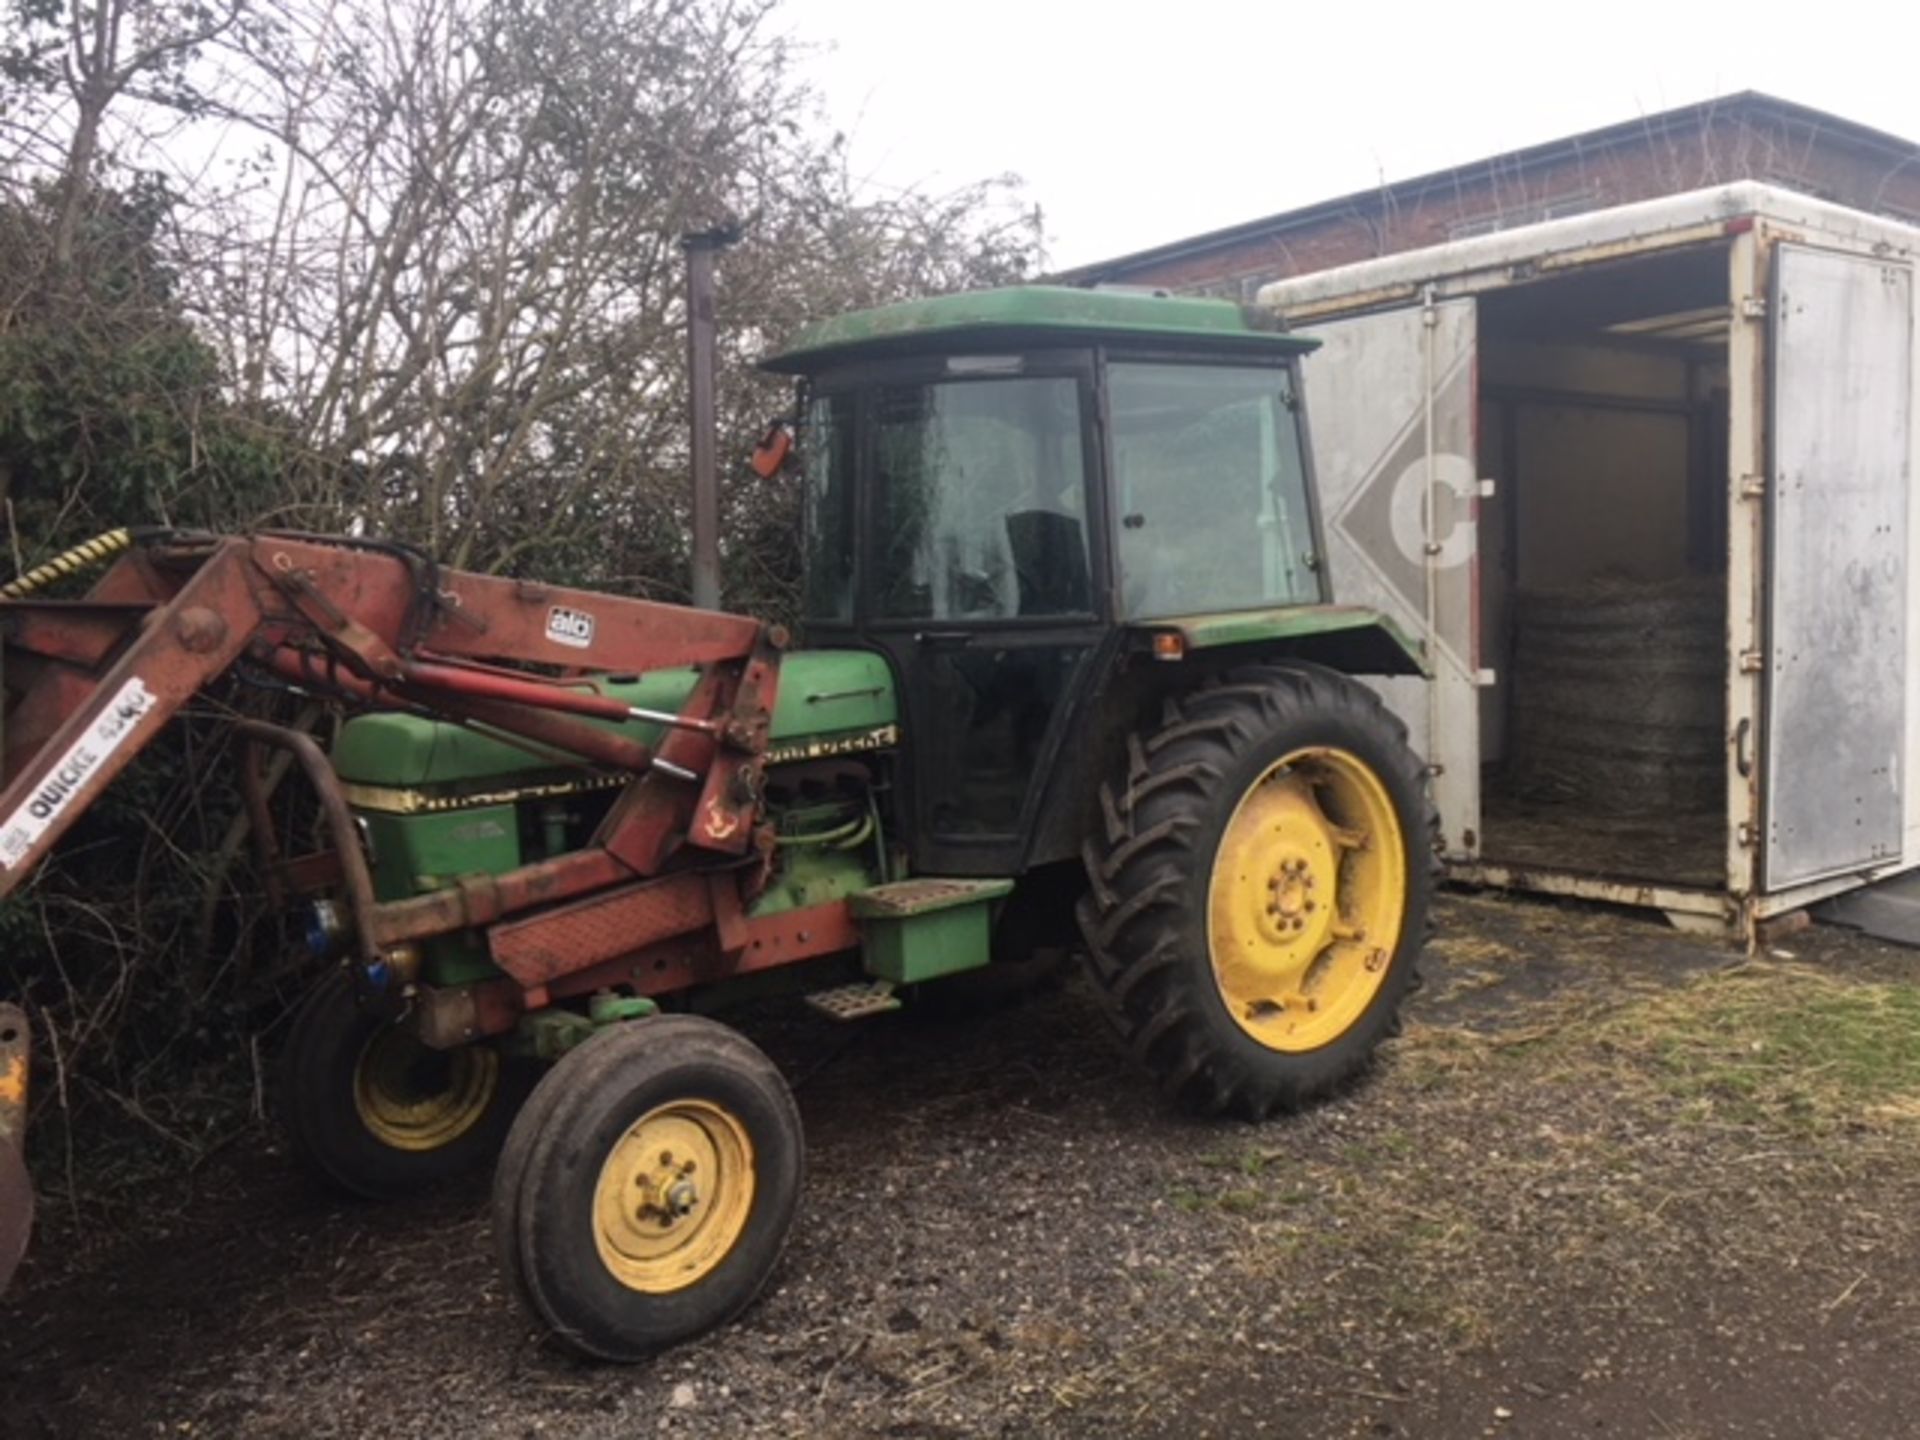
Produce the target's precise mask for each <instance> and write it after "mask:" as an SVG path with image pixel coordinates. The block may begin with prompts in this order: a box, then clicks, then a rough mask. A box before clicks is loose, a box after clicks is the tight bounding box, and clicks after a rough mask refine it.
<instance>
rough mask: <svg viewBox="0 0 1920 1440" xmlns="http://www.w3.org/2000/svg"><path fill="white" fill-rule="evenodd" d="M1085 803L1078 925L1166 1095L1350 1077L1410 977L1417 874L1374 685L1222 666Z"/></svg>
mask: <svg viewBox="0 0 1920 1440" xmlns="http://www.w3.org/2000/svg"><path fill="white" fill-rule="evenodd" d="M1101 801H1102V811H1103V817H1104V833H1103V834H1102V835H1101V836H1100V837H1099V838H1098V839H1097V840H1096V841H1092V842H1089V844H1088V846H1087V854H1086V865H1087V872H1088V875H1089V878H1090V881H1091V884H1090V888H1089V892H1088V894H1087V896H1086V897H1085V899H1084V900H1083V901H1082V902H1081V910H1080V921H1081V928H1082V931H1083V933H1084V935H1085V937H1086V941H1087V946H1088V957H1089V961H1090V964H1091V967H1092V970H1093V974H1094V978H1095V979H1096V981H1097V982H1098V983H1099V984H1100V986H1101V988H1102V990H1103V991H1104V993H1105V995H1106V998H1107V1000H1108V1011H1109V1013H1110V1014H1111V1015H1112V1017H1113V1018H1114V1020H1115V1022H1116V1024H1117V1025H1118V1027H1119V1029H1120V1031H1121V1033H1122V1035H1123V1036H1124V1037H1125V1038H1126V1039H1127V1040H1128V1041H1129V1042H1130V1044H1131V1046H1132V1048H1133V1049H1134V1051H1135V1052H1136V1054H1137V1055H1138V1056H1139V1057H1140V1059H1141V1060H1142V1061H1143V1063H1144V1064H1145V1065H1146V1066H1147V1068H1148V1069H1149V1070H1151V1071H1152V1072H1153V1073H1154V1074H1155V1075H1156V1076H1157V1077H1158V1078H1159V1080H1160V1081H1161V1083H1162V1084H1163V1085H1164V1086H1165V1087H1166V1088H1167V1089H1168V1090H1169V1091H1170V1092H1171V1093H1173V1094H1174V1095H1175V1096H1176V1097H1178V1098H1179V1099H1180V1100H1181V1101H1182V1102H1183V1103H1185V1104H1187V1105H1189V1106H1190V1107H1192V1108H1194V1109H1196V1110H1199V1111H1202V1112H1204V1113H1216V1112H1221V1111H1231V1112H1233V1113H1236V1114H1241V1115H1245V1116H1248V1117H1250V1118H1260V1117H1264V1116H1266V1115H1268V1114H1271V1113H1272V1112H1274V1111H1275V1110H1280V1109H1290V1108H1294V1107H1297V1106H1299V1105H1302V1104H1304V1103H1306V1102H1308V1101H1310V1100H1313V1099H1315V1098H1317V1097H1319V1096H1321V1095H1324V1094H1327V1093H1329V1092H1330V1091H1332V1090H1334V1089H1336V1088H1337V1087H1339V1086H1340V1085H1342V1084H1344V1083H1345V1082H1347V1081H1348V1080H1350V1079H1352V1078H1353V1077H1354V1076H1355V1075H1356V1074H1357V1073H1358V1072H1359V1071H1360V1070H1361V1069H1362V1068H1364V1066H1365V1065H1366V1063H1367V1061H1368V1060H1369V1058H1370V1057H1371V1055H1372V1053H1373V1051H1374V1048H1375V1046H1376V1045H1378V1043H1379V1042H1380V1040H1381V1039H1383V1038H1384V1037H1385V1036H1386V1035H1387V1034H1389V1033H1390V1032H1391V1031H1392V1029H1393V1027H1394V1026H1395V1024H1396V1022H1397V1015H1398V1010H1399V1006H1400V1002H1401V1000H1402V999H1403V998H1404V996H1405V995H1406V993H1407V991H1408V989H1409V987H1410V986H1411V984H1412V983H1413V979H1414V967H1415V963H1416V961H1417V959H1418V955H1419V950H1420V947H1421V943H1422V941H1423V939H1424V936H1425V931H1426V911H1427V904H1428V899H1429V896H1430V893H1431V889H1432V869H1433V857H1432V848H1431V842H1430V833H1431V818H1430V811H1429V808H1428V804H1427V800H1426V790H1425V775H1424V772H1423V769H1422V767H1421V765H1420V762H1419V761H1418V759H1417V758H1416V757H1415V756H1414V755H1413V753H1412V752H1411V751H1410V750H1409V749H1408V748H1407V744H1406V739H1405V734H1404V731H1403V729H1402V728H1401V726H1400V724H1399V722H1398V721H1397V720H1395V719H1394V718H1393V716H1392V715H1391V714H1389V713H1388V711H1387V710H1386V708H1385V707H1384V706H1383V705H1381V703H1380V701H1379V700H1378V699H1377V698H1376V697H1375V696H1374V695H1373V693H1372V692H1371V691H1369V690H1367V689H1366V688H1365V687H1363V686H1361V685H1359V684H1357V683H1355V682H1354V681H1351V680H1349V679H1347V678H1346V677H1344V676H1341V675H1338V674H1335V673H1333V672H1330V671H1323V670H1319V669H1317V668H1311V667H1304V666H1303V667H1299V668H1294V667H1286V666H1278V665H1260V666H1250V667H1246V668H1244V669H1240V670H1236V671H1234V672H1232V673H1231V674H1229V675H1228V676H1227V677H1226V678H1225V680H1224V681H1223V682H1222V683H1219V684H1214V685H1210V686H1208V687H1206V688H1203V689H1200V690H1197V691H1195V692H1194V693H1192V694H1190V695H1188V696H1185V697H1183V698H1182V699H1180V700H1178V701H1174V702H1170V703H1169V704H1168V706H1167V709H1166V713H1165V715H1164V716H1163V718H1162V722H1161V724H1160V725H1159V726H1158V727H1156V728H1155V729H1154V730H1153V731H1152V732H1150V733H1144V734H1140V735H1136V736H1135V737H1133V739H1132V740H1131V741H1130V743H1129V745H1128V764H1127V768H1126V772H1125V773H1124V774H1123V775H1121V776H1119V777H1117V778H1116V779H1115V780H1114V781H1113V782H1111V783H1109V784H1108V785H1107V786H1105V787H1104V788H1103V790H1102V794H1101Z"/></svg>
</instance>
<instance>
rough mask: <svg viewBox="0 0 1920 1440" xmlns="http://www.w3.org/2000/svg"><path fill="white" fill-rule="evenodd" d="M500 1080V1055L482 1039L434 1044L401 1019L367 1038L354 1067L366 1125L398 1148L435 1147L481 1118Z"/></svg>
mask: <svg viewBox="0 0 1920 1440" xmlns="http://www.w3.org/2000/svg"><path fill="white" fill-rule="evenodd" d="M499 1085H500V1057H499V1056H498V1055H497V1054H495V1053H494V1052H493V1051H492V1050H489V1049H487V1048H485V1047H484V1046H478V1045H466V1046H462V1047H460V1048H459V1049H456V1050H446V1051H441V1050H434V1049H431V1048H430V1047H428V1046H427V1045H425V1044H423V1043H422V1042H421V1041H420V1040H419V1039H417V1038H416V1037H415V1036H413V1035H412V1034H410V1033H408V1032H407V1031H405V1030H403V1029H400V1028H399V1027H398V1026H389V1027H387V1028H384V1029H381V1030H376V1031H375V1032H374V1033H373V1034H372V1035H371V1036H369V1037H368V1038H367V1043H366V1045H365V1046H364V1047H363V1048H362V1049H361V1051H360V1058H359V1060H358V1061H357V1062H356V1063H355V1065H354V1070H353V1103H354V1109H355V1110H356V1111H357V1112H358V1113H359V1116H360V1123H361V1124H362V1125H364V1126H365V1127H366V1128H367V1130H368V1132H369V1133H371V1134H372V1135H373V1136H374V1137H375V1138H376V1139H377V1140H379V1141H380V1143H381V1144H383V1145H389V1146H391V1147H392V1148H394V1149H395V1150H415V1151H420V1150H438V1149H440V1148H441V1147H442V1146H445V1145H450V1144H452V1143H453V1142H454V1141H455V1140H457V1139H459V1138H460V1137H461V1136H462V1135H464V1134H466V1133H467V1131H469V1130H471V1129H472V1128H473V1127H474V1126H475V1125H477V1124H479V1123H480V1120H481V1117H482V1116H484V1115H485V1114H486V1113H487V1108H488V1106H490V1105H491V1104H492V1103H493V1097H494V1094H495V1092H496V1091H497V1090H498V1089H499Z"/></svg>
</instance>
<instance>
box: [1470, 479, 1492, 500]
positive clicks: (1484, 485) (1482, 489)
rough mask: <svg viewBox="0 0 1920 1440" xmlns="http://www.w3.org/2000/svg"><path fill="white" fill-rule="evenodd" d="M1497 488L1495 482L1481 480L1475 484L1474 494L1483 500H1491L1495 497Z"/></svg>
mask: <svg viewBox="0 0 1920 1440" xmlns="http://www.w3.org/2000/svg"><path fill="white" fill-rule="evenodd" d="M1495 488H1496V487H1495V485H1494V482H1493V481H1491V480H1480V481H1478V482H1476V483H1475V485H1474V491H1473V493H1474V494H1476V495H1478V496H1479V497H1480V498H1481V499H1482V500H1491V499H1492V498H1493V496H1494V490H1495Z"/></svg>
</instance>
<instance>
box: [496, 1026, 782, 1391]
mask: <svg viewBox="0 0 1920 1440" xmlns="http://www.w3.org/2000/svg"><path fill="white" fill-rule="evenodd" d="M803 1170H804V1142H803V1140H802V1136H801V1130H800V1113H799V1111H798V1109H797V1108H796V1107H795V1105H794V1103H793V1096H792V1094H791V1092H790V1091H789V1090H788V1089H787V1084H786V1081H785V1080H784V1079H783V1078H782V1077H781V1075H780V1072H779V1071H778V1070H777V1069H775V1068H774V1065H773V1062H772V1061H770V1060H768V1059H767V1057H766V1056H765V1055H763V1054H761V1053H760V1051H759V1050H758V1049H757V1048H755V1047H754V1045H753V1044H752V1043H751V1042H750V1041H748V1040H747V1039H746V1038H745V1037H744V1036H742V1035H740V1034H738V1033H736V1032H735V1031H732V1030H729V1029H728V1028H727V1027H726V1026H724V1025H720V1024H717V1023H715V1022H714V1021H711V1020H706V1019H702V1018H700V1017H698V1016H692V1015H672V1016H661V1017H658V1018H655V1019H648V1020H639V1021H633V1022H629V1023H627V1024H623V1025H618V1026H615V1027H613V1028H612V1029H609V1030H606V1031H603V1032H602V1033H600V1034H598V1035H596V1036H594V1037H593V1038H592V1039H590V1040H588V1041H586V1042H584V1043H583V1044H581V1045H580V1046H579V1047H578V1048H577V1049H575V1050H573V1051H570V1052H569V1053H568V1054H567V1055H566V1056H565V1057H564V1058H563V1059H561V1060H560V1062H559V1063H558V1064H556V1065H555V1066H554V1067H553V1069H552V1070H551V1071H550V1072H549V1073H548V1074H547V1076H546V1078H545V1079H543V1080H542V1081H541V1082H540V1084H539V1086H538V1087H537V1088H536V1090H535V1091H534V1094H533V1097H532V1099H531V1100H530V1101H529V1102H528V1104H527V1107H526V1109H525V1110H524V1111H522V1113H521V1116H520V1119H519V1120H518V1121H517V1122H516V1124H515V1126H514V1129H513V1133H512V1135H511V1136H510V1137H509V1139H508V1143H507V1148H506V1150H505V1152H504V1153H503V1154H502V1156H501V1163H500V1166H499V1168H498V1169H497V1170H496V1171H495V1174H494V1200H493V1219H494V1241H495V1246H496V1248H497V1250H498V1252H499V1254H500V1257H501V1261H502V1265H503V1267H504V1269H505V1270H506V1272H507V1275H508V1278H509V1281H510V1282H511V1284H512V1287H513V1289H514V1290H515V1291H516V1292H517V1293H518V1295H519V1296H520V1298H521V1300H522V1301H523V1302H524V1303H525V1304H526V1305H527V1307H528V1308H529V1309H530V1310H531V1311H532V1312H533V1314H534V1316H535V1317H536V1318H537V1319H538V1320H539V1321H540V1322H541V1323H542V1324H544V1325H545V1326H547V1327H548V1328H549V1329H550V1330H551V1331H552V1332H553V1334H554V1335H555V1336H556V1337H557V1338H558V1339H559V1340H561V1341H562V1342H563V1343H565V1344H566V1345H568V1346H569V1347H571V1348H572V1349H575V1350H578V1351H580V1352H581V1353H583V1354H585V1355H588V1356H592V1357H594V1358H596V1359H602V1360H619V1361H627V1360H638V1359H640V1358H642V1357H644V1356H646V1355H648V1354H651V1353H652V1352H654V1351H656V1350H659V1349H662V1348H664V1347H665V1346H668V1345H673V1344H676V1343H678V1342H679V1341H682V1340H686V1339H688V1338H690V1337H692V1336H694V1335H697V1334H699V1333H700V1332H702V1331H704V1330H708V1329H711V1328H712V1327H713V1326H716V1325H719V1324H722V1323H724V1322H725V1321H727V1320H730V1319H732V1318H733V1317H734V1316H735V1315H737V1314H738V1313H739V1312H740V1311H741V1310H743V1309H745V1308H746V1306H747V1305H748V1304H749V1303H751V1302H752V1300H753V1299H754V1297H755V1296H757V1295H758V1294H759V1293H760V1291H761V1290H762V1289H763V1288H764V1287H765V1285H766V1283H767V1280H768V1278H769V1277H770V1276H771V1275H772V1273H773V1269H774V1266H775V1265H776V1264H777V1263H778V1262H779V1259H780V1256H781V1254H782V1252H783V1251H784V1250H785V1249H786V1244H787V1237H788V1235H789V1234H790V1232H791V1231H792V1228H793V1219H794V1214H795V1211H796V1210H797V1208H798V1205H799V1199H800V1188H801V1181H802V1174H803Z"/></svg>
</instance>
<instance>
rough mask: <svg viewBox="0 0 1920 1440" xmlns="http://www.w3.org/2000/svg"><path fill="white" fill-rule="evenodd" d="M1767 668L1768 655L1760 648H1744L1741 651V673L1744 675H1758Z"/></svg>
mask: <svg viewBox="0 0 1920 1440" xmlns="http://www.w3.org/2000/svg"><path fill="white" fill-rule="evenodd" d="M1766 668H1767V657H1766V654H1765V652H1763V651H1760V650H1742V651H1741V652H1740V673H1741V674H1742V675H1758V674H1759V673H1760V672H1761V671H1762V670H1764V669H1766Z"/></svg>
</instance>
